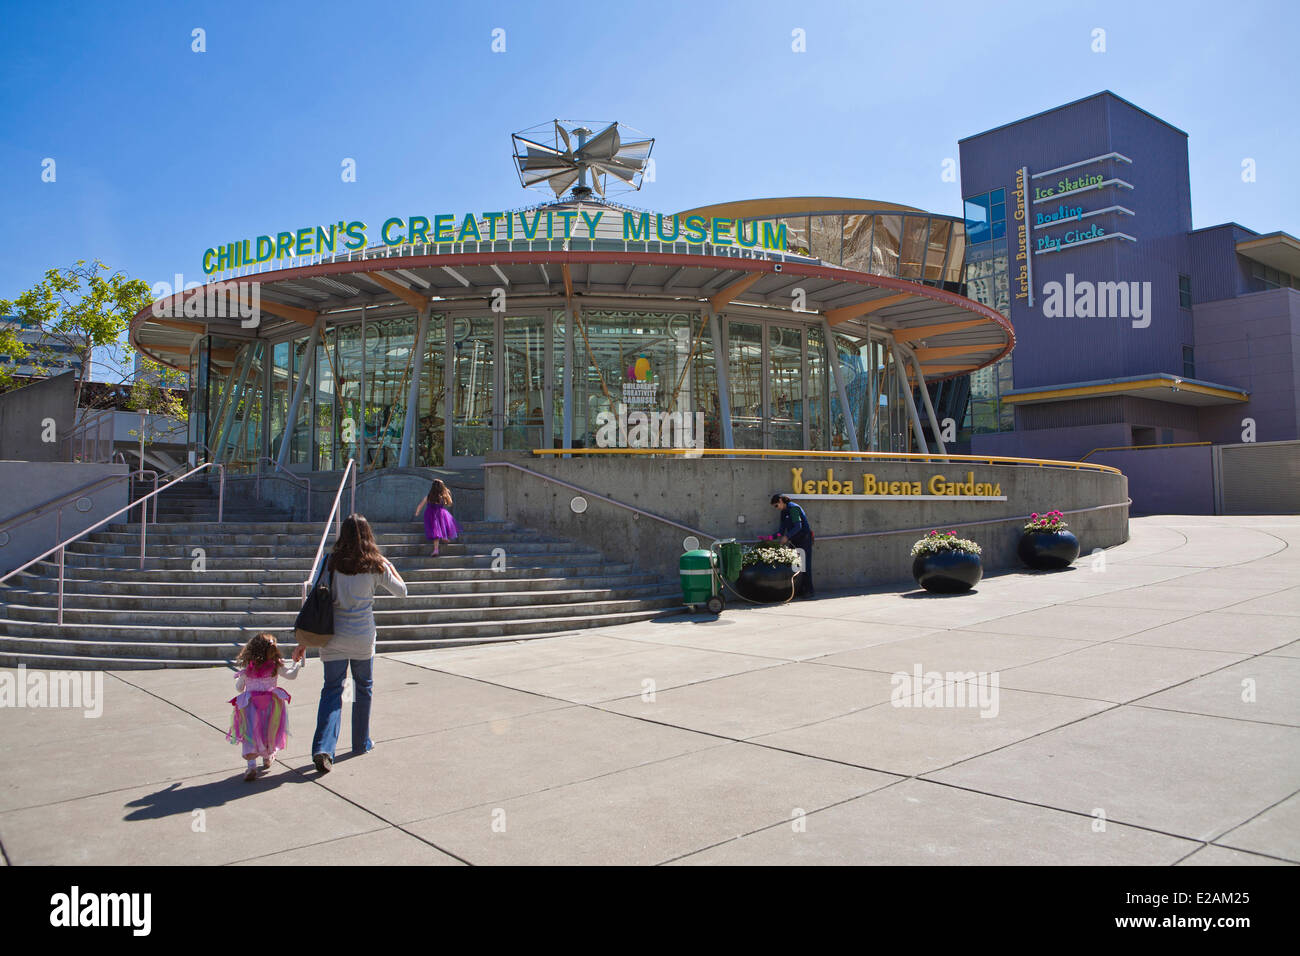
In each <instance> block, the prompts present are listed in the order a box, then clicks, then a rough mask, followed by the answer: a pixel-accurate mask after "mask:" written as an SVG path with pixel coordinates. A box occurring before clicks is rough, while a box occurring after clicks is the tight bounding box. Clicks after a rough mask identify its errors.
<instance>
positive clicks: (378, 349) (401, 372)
mask: <svg viewBox="0 0 1300 956" xmlns="http://www.w3.org/2000/svg"><path fill="white" fill-rule="evenodd" d="M415 323H416V319H415V316H414V315H403V316H398V317H395V318H388V319H378V320H375V319H369V320H367V321H366V338H365V350H366V393H365V401H364V403H363V412H362V416H363V420H364V421H363V427H364V428H365V434H366V461H365V466H364V467H365V470H367V471H369V470H371V469H373V468H387V467H391V466H395V465H396V464H397V463H398V461H399V460H400V459H401V444H402V429H403V428H404V427H405V425H406V399H407V394H408V392H409V390H410V382H411V377H410V376H411V366H412V355H413V353H414V351H415V332H416V324H415ZM444 348H445V346H444Z"/></svg>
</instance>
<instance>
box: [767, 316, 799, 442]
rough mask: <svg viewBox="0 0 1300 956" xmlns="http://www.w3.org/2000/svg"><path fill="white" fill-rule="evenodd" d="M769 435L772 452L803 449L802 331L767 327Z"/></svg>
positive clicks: (777, 326)
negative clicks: (774, 449)
mask: <svg viewBox="0 0 1300 956" xmlns="http://www.w3.org/2000/svg"><path fill="white" fill-rule="evenodd" d="M767 354H768V382H767V395H768V399H767V401H768V414H769V423H768V431H769V435H770V441H769V446H768V447H770V448H803V447H804V436H803V421H804V415H805V413H806V408H805V406H804V388H803V386H804V381H803V335H802V334H801V332H800V330H799V329H792V328H786V327H784V326H779V325H771V326H768V329H767Z"/></svg>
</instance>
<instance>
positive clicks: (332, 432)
mask: <svg viewBox="0 0 1300 956" xmlns="http://www.w3.org/2000/svg"><path fill="white" fill-rule="evenodd" d="M334 339H335V331H334V330H333V329H330V330H328V331H327V332H325V333H324V334H323V335H321V340H320V342H319V343H317V345H316V378H315V382H314V386H315V387H314V388H313V389H312V391H313V392H314V393H315V397H316V420H315V425H316V436H315V440H314V442H313V447H314V449H315V457H314V460H313V462H312V469H313V470H315V471H329V470H331V469H333V468H334V449H335V447H336V445H337V438H338V436H337V434H336V432H337V429H338V425H337V420H338V417H339V416H337V415H335V413H334V387H335V361H334V353H335V342H334Z"/></svg>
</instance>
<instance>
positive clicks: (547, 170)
mask: <svg viewBox="0 0 1300 956" xmlns="http://www.w3.org/2000/svg"><path fill="white" fill-rule="evenodd" d="M595 126H600V124H599V123H592V124H590V125H587V124H585V123H581V122H575V121H571V120H558V119H557V120H553V121H552V122H551V123H543V124H540V125H538V126H534V127H532V128H531V129H526V130H523V131H522V132H519V133H515V134H513V135H512V136H511V139H512V140H513V142H514V147H515V153H514V160H515V166H516V167H517V169H518V170H519V182H520V183H521V184H522V185H523V186H524V187H525V188H527V187H533V186H549V187H550V188H551V189H552V190H553V191H554V192H555V196H556V198H559V197H561V196H563V195H564V193H565V192H566V191H567V190H568V189H569V188H570V187H572V188H573V197H574V198H575V199H587V198H589V197H590V196H591V194H592V191H593V190H594V191H595V192H596V193H597V194H598V195H600V196H604V195H605V189H606V186H607V185H608V180H609V177H610V176H613V177H614V178H615V180H617V181H618V183H622V184H624V185H626V186H627V187H628V188H629V189H640V188H641V181H642V176H643V174H644V172H645V170H646V166H647V164H648V163H649V161H650V150H652V149H653V148H654V143H655V141H654V139H653V138H645V137H644V135H643V134H641V133H639V132H638V131H637V130H634V129H632V128H631V127H628V126H623V125H622V124H620V123H618V122H613V123H610V124H608V125H607V126H605V127H604V128H603V129H601V130H600V132H598V133H593V131H592V127H595ZM628 134H632V135H631V136H629V135H628ZM616 185H617V184H616Z"/></svg>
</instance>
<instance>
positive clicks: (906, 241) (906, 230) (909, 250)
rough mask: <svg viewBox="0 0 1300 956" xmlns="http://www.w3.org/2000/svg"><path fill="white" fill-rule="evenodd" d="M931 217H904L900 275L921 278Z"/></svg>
mask: <svg viewBox="0 0 1300 956" xmlns="http://www.w3.org/2000/svg"><path fill="white" fill-rule="evenodd" d="M928 222H929V219H928V218H927V217H925V216H904V217H903V246H902V252H901V260H900V262H899V268H898V275H899V277H900V278H903V279H919V278H921V263H922V261H923V260H924V258H925V236H926V228H927V225H928Z"/></svg>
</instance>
